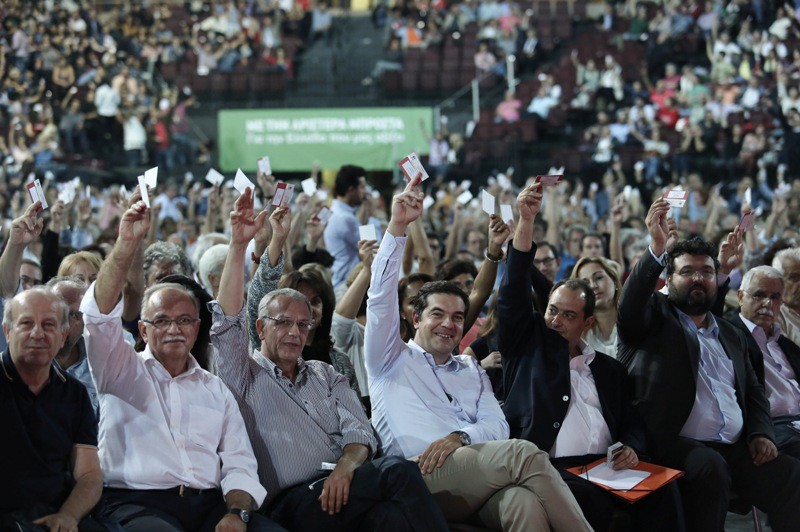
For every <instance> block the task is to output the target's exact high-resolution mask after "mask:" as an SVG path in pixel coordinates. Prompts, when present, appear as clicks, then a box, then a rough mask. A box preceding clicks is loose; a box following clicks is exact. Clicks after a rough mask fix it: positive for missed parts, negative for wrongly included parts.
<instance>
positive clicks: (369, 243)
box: [358, 240, 378, 270]
mask: <svg viewBox="0 0 800 532" xmlns="http://www.w3.org/2000/svg"><path fill="white" fill-rule="evenodd" d="M377 250H378V241H377V240H359V241H358V258H359V259H361V262H362V263H363V264H364V267H365V268H366V269H368V270H369V269H370V268H372V259H374V258H375V252H376V251H377Z"/></svg>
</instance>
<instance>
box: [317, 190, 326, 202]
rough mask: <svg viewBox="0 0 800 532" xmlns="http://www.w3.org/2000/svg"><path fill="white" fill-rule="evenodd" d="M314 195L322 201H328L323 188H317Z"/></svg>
mask: <svg viewBox="0 0 800 532" xmlns="http://www.w3.org/2000/svg"><path fill="white" fill-rule="evenodd" d="M315 194H316V195H317V197H318V198H319V199H321V200H322V201H328V191H327V190H325V189H324V188H318V189H317V191H316V193H315Z"/></svg>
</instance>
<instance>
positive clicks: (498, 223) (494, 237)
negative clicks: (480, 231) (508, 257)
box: [488, 214, 511, 255]
mask: <svg viewBox="0 0 800 532" xmlns="http://www.w3.org/2000/svg"><path fill="white" fill-rule="evenodd" d="M510 234H511V228H510V227H509V226H508V225H507V224H506V223H505V222H504V221H503V220H502V218H500V217H499V216H497V215H496V214H493V215H492V216H491V217H490V218H489V239H488V242H489V252H490V253H491V254H492V255H497V254H499V253H500V252H501V250H502V247H503V244H504V243H505V241H506V240H508V236H509V235H510Z"/></svg>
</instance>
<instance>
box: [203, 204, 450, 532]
mask: <svg viewBox="0 0 800 532" xmlns="http://www.w3.org/2000/svg"><path fill="white" fill-rule="evenodd" d="M266 214H267V213H266V212H262V213H261V214H259V215H258V216H255V215H254V212H253V199H252V195H251V193H250V191H249V190H248V191H246V192H245V193H244V194H243V195H242V196H240V197H239V199H238V200H237V201H236V206H235V210H234V211H233V213H232V214H231V242H230V248H229V250H228V256H227V260H226V262H225V268H224V270H223V272H222V279H221V282H220V291H219V294H218V299H217V301H216V302H213V303H211V306H212V313H213V324H212V328H211V340H212V342H213V343H214V345H215V346H216V347H217V349H218V350H219V357H218V360H217V368H218V373H219V376H220V377H221V378H222V380H223V381H224V382H225V383H226V384H227V385H228V387H229V388H230V389H231V391H232V392H233V394H234V396H235V397H236V400H237V401H238V402H239V407H240V408H241V410H242V414H243V416H244V419H245V424H246V425H247V427H248V432H249V435H250V439H251V441H252V444H253V448H254V450H255V453H256V458H257V459H258V469H259V477H260V480H261V483H262V484H263V485H264V486H265V487H266V488H267V491H268V495H267V500H266V507H265V511H266V512H267V513H268V514H270V515H271V517H272V518H273V519H274V520H276V521H277V522H279V523H280V524H281V525H283V526H285V527H287V528H289V529H290V530H321V529H323V528H324V529H327V530H342V531H346V530H354V529H361V530H398V531H399V530H408V531H412V530H413V531H419V530H447V523H446V522H445V519H444V516H443V515H442V513H441V510H439V508H438V506H437V504H436V502H435V501H434V500H433V498H432V497H431V495H430V493H429V492H428V490H427V488H426V487H425V484H424V482H423V481H422V475H421V474H420V472H419V468H418V467H417V465H416V464H414V463H412V462H409V461H406V460H403V459H402V458H398V457H385V458H381V459H378V460H373V461H370V460H369V459H370V458H371V457H372V456H374V454H375V451H376V448H377V442H376V440H375V437H374V435H373V432H372V429H371V427H370V424H369V421H368V420H367V417H366V415H365V413H364V410H363V409H362V407H361V404H360V402H359V398H358V397H357V395H356V394H355V392H354V391H353V390H351V389H350V386H349V384H348V382H347V379H345V378H344V377H343V376H342V375H340V374H338V373H336V371H335V370H334V369H333V367H332V366H331V365H329V364H326V363H324V362H321V361H318V360H309V361H304V360H303V359H302V358H301V353H302V351H303V346H304V345H305V342H306V337H307V335H308V331H309V329H310V328H311V326H312V322H311V319H312V313H311V306H310V304H309V302H308V300H307V299H306V297H305V296H304V295H303V294H301V293H300V292H297V291H295V290H292V289H282V290H275V291H273V292H270V293H269V294H267V295H266V296H264V298H263V299H262V300H261V302H260V304H259V312H258V316H259V318H258V321H257V322H256V328H257V331H258V337H259V339H260V341H261V344H260V349H258V350H255V351H254V352H252V355H251V352H250V348H249V339H248V335H247V331H246V326H245V323H246V319H245V308H244V306H243V305H242V301H243V299H244V281H245V280H244V260H245V258H244V257H245V250H246V248H247V244H248V242H249V241H250V239H251V238H253V236H254V235H255V233H256V231H257V230H258V228H259V227H260V226H261V225H262V224H263V223H264V222H265V218H266ZM290 216H291V214H290V213H289V212H288V210H287V209H284V208H281V209H277V210H276V211H275V212H274V213H273V215H272V217H271V218H270V223H271V224H272V226H273V243H271V245H270V247H268V248H267V251H266V252H265V253H264V256H263V257H262V260H270V261H274V262H273V264H274V263H276V262H277V261H278V258H279V257H280V246H279V245H273V244H274V242H278V241H280V240H281V239H280V238H278V235H280V234H282V233H283V232H284V231H288V227H289V219H290ZM300 446H301V447H302V452H298V447H300Z"/></svg>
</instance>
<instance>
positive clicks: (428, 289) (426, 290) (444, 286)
mask: <svg viewBox="0 0 800 532" xmlns="http://www.w3.org/2000/svg"><path fill="white" fill-rule="evenodd" d="M433 294H450V295H454V296H458V297H460V298H461V301H463V302H464V314H465V315H466V313H467V312H469V296H468V295H467V293H466V292H464V291H463V290H462V289H461V288H459V287H458V285H457V284H455V283H453V282H450V281H432V282H430V283H425V284H424V285H422V288H420V289H419V292H417V297H415V298H414V312H416V313H417V315H418V316H422V313H423V312H424V311H425V309H426V308H428V296H430V295H433Z"/></svg>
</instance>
